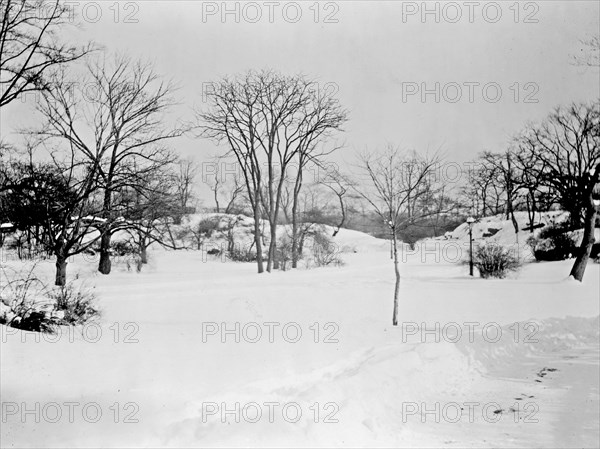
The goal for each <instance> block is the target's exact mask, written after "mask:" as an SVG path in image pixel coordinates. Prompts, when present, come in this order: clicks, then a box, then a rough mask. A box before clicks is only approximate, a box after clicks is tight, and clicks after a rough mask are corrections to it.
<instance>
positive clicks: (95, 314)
mask: <svg viewBox="0 0 600 449" xmlns="http://www.w3.org/2000/svg"><path fill="white" fill-rule="evenodd" d="M48 296H49V297H50V299H52V300H54V302H55V304H54V310H55V311H56V312H57V313H58V315H59V317H60V321H61V324H71V325H77V324H85V323H88V322H90V321H93V320H94V319H96V318H99V317H100V312H99V311H98V309H97V308H96V306H95V304H94V303H95V301H96V295H94V293H93V292H92V291H91V290H89V289H87V288H85V287H84V286H81V285H80V286H77V285H75V283H73V282H70V283H68V284H67V285H64V286H61V287H55V288H54V289H53V290H51V291H50V292H49V294H48Z"/></svg>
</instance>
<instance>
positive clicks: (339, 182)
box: [319, 169, 356, 237]
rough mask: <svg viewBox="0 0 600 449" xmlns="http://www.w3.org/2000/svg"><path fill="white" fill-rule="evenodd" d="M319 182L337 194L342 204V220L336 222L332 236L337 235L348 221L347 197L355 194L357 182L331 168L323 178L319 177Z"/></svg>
mask: <svg viewBox="0 0 600 449" xmlns="http://www.w3.org/2000/svg"><path fill="white" fill-rule="evenodd" d="M319 183H320V184H321V185H323V186H325V187H326V188H327V189H329V190H330V191H331V192H332V193H333V195H335V197H336V199H337V201H338V204H339V206H340V220H339V222H338V223H337V224H336V226H335V229H334V231H333V236H332V237H335V236H336V235H337V234H338V232H340V229H341V228H343V227H344V224H345V223H346V219H347V213H348V206H347V197H349V196H351V194H354V192H353V191H352V190H351V189H352V187H353V186H354V185H355V183H354V182H353V181H352V180H350V178H349V177H348V176H345V175H343V174H342V173H341V172H340V171H339V170H338V169H330V170H328V171H326V173H325V175H324V176H323V178H322V179H319ZM354 195H356V194H354Z"/></svg>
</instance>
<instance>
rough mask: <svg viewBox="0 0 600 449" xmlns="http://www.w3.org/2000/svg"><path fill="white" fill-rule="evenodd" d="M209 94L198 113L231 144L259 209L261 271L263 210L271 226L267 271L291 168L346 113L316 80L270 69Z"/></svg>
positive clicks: (209, 133)
mask: <svg viewBox="0 0 600 449" xmlns="http://www.w3.org/2000/svg"><path fill="white" fill-rule="evenodd" d="M208 97H209V102H210V107H211V111H210V112H204V113H203V112H200V113H199V120H200V123H201V128H202V130H203V135H204V136H205V137H208V138H212V139H214V140H216V141H217V142H219V143H225V144H227V146H228V148H229V150H230V151H232V153H233V154H234V156H235V157H236V160H237V162H238V164H239V167H240V169H241V172H242V175H243V177H244V182H245V184H246V190H247V194H248V198H249V201H250V204H251V206H252V210H253V214H254V220H255V242H256V250H257V264H258V272H259V273H261V272H263V271H264V266H263V257H262V246H261V243H260V237H259V235H260V224H259V221H260V219H261V215H262V214H261V212H263V211H264V215H265V216H266V217H267V219H268V221H269V225H270V241H269V248H268V256H267V266H266V270H267V271H271V269H272V267H273V263H274V262H275V249H276V244H277V224H278V220H279V213H280V211H281V196H282V192H283V186H284V183H285V181H286V177H287V170H288V168H289V167H290V166H291V165H292V164H293V162H294V161H295V160H296V158H301V157H304V158H305V159H306V158H308V157H310V156H309V155H310V154H314V153H313V152H314V151H317V149H318V148H319V145H320V144H321V143H322V142H323V141H324V139H326V138H327V137H328V134H329V133H330V132H331V131H335V130H338V129H340V127H341V125H342V124H343V122H344V121H345V119H346V114H345V112H344V111H342V110H341V108H340V107H339V104H338V102H337V100H335V99H334V98H332V96H331V95H329V94H327V93H324V92H319V89H318V86H317V84H316V83H315V82H313V81H309V80H307V79H305V78H304V77H302V76H294V77H290V76H284V75H280V74H278V73H275V72H271V71H262V72H249V73H247V74H246V75H245V76H243V77H238V78H235V79H224V80H222V81H221V82H219V83H218V84H217V85H215V86H214V89H212V90H211V92H210V93H209V95H208ZM302 164H303V162H299V163H298V166H300V167H302V166H303V165H302ZM299 172H301V170H299ZM300 184H301V181H300Z"/></svg>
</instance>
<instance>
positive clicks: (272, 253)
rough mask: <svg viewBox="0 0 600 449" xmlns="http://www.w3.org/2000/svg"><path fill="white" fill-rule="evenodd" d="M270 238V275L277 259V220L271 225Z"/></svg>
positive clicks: (268, 269)
mask: <svg viewBox="0 0 600 449" xmlns="http://www.w3.org/2000/svg"><path fill="white" fill-rule="evenodd" d="M270 228H271V229H270V232H269V235H270V238H271V241H270V242H269V252H268V255H267V271H268V272H269V273H270V272H271V269H272V268H273V261H274V259H275V251H276V249H277V223H276V222H275V220H272V223H270Z"/></svg>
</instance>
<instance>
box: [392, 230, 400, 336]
mask: <svg viewBox="0 0 600 449" xmlns="http://www.w3.org/2000/svg"><path fill="white" fill-rule="evenodd" d="M392 242H393V247H394V272H395V273H396V284H395V287H394V316H393V318H392V324H393V325H394V326H398V298H399V296H400V268H399V266H398V242H397V240H396V232H395V230H394V231H393V232H392Z"/></svg>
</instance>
